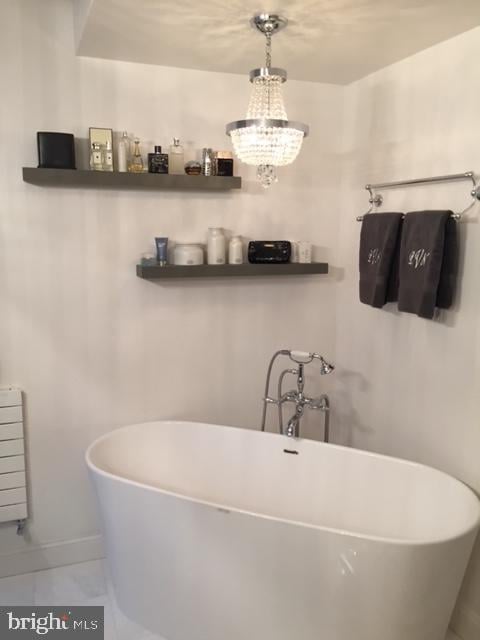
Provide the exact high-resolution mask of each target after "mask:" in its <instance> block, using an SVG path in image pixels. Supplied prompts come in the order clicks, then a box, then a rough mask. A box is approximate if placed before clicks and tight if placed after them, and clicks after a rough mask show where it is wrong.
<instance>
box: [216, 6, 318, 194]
mask: <svg viewBox="0 0 480 640" xmlns="http://www.w3.org/2000/svg"><path fill="white" fill-rule="evenodd" d="M252 24H253V25H254V26H255V27H256V28H257V29H258V30H259V31H261V32H262V33H263V34H264V35H265V38H266V61H265V66H264V67H260V68H259V69H253V70H252V71H250V82H251V83H252V84H253V89H252V94H251V96H250V102H249V105H248V111H247V117H246V119H245V120H236V121H235V122H230V123H229V124H227V134H228V135H229V136H230V137H231V139H232V144H233V148H234V150H235V154H236V155H237V157H238V158H239V159H240V160H241V161H242V162H245V163H246V164H252V165H256V166H257V177H258V179H259V180H260V182H261V184H262V186H264V187H265V188H266V187H269V186H270V185H271V184H272V183H273V182H276V180H277V177H276V173H275V167H279V166H283V165H286V164H291V163H292V162H293V161H294V160H295V158H296V157H297V155H298V152H299V151H300V148H301V146H302V142H303V138H304V137H305V136H307V135H308V126H307V125H306V124H302V123H301V122H293V121H291V120H288V118H287V112H286V111H285V106H284V104H283V97H282V84H283V83H284V82H286V80H287V72H286V71H285V70H284V69H278V68H276V67H272V66H271V51H272V36H273V35H274V34H275V33H276V32H277V31H280V29H283V27H286V25H287V20H286V19H285V18H282V17H281V16H278V15H273V14H268V13H262V14H260V15H256V16H254V17H253V19H252Z"/></svg>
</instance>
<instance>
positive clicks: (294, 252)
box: [290, 241, 298, 262]
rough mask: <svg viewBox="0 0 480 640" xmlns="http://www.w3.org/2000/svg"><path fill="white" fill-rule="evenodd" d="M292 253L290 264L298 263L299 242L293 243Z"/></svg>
mask: <svg viewBox="0 0 480 640" xmlns="http://www.w3.org/2000/svg"><path fill="white" fill-rule="evenodd" d="M290 244H291V246H292V253H291V254H290V262H298V242H295V241H293V242H291V243H290Z"/></svg>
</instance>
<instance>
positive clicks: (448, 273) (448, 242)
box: [437, 216, 459, 309]
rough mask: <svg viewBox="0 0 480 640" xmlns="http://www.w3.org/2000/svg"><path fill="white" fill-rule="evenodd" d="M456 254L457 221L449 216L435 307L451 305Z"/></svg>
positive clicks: (456, 265) (453, 293)
mask: <svg viewBox="0 0 480 640" xmlns="http://www.w3.org/2000/svg"><path fill="white" fill-rule="evenodd" d="M458 255H459V253H458V234H457V223H456V221H455V220H454V219H453V218H452V217H451V216H450V217H449V218H448V220H447V223H446V225H445V245H444V249H443V262H442V271H441V272H440V282H439V284H438V291H437V307H439V308H440V309H448V308H449V307H451V306H452V303H453V298H454V295H455V284H456V281H457V272H458Z"/></svg>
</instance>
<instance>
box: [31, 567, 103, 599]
mask: <svg viewBox="0 0 480 640" xmlns="http://www.w3.org/2000/svg"><path fill="white" fill-rule="evenodd" d="M34 576H35V582H34V585H35V587H34V603H35V604H37V605H42V604H43V605H52V604H55V605H65V606H67V605H98V606H103V605H105V604H107V603H108V594H107V586H106V583H105V575H104V572H103V563H102V561H101V560H93V561H91V562H82V563H80V564H73V565H69V566H66V567H56V568H55V569H47V570H45V571H38V572H36V573H35V574H34Z"/></svg>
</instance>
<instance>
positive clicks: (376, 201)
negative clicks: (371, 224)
mask: <svg viewBox="0 0 480 640" xmlns="http://www.w3.org/2000/svg"><path fill="white" fill-rule="evenodd" d="M459 180H469V181H471V182H472V185H473V188H472V190H471V191H470V195H471V196H472V198H473V199H474V202H475V201H476V200H480V186H478V185H477V181H476V179H475V174H474V173H473V171H465V173H451V174H448V175H445V176H433V177H431V178H413V179H411V180H396V181H395V182H378V183H376V184H367V185H365V189H366V190H367V191H368V193H369V194H370V198H369V200H368V201H369V203H370V209H369V210H368V211H367V213H366V214H365V215H368V214H369V213H372V211H373V209H374V208H375V207H381V206H382V204H383V196H382V194H381V193H376V191H377V190H378V189H396V188H399V187H410V186H416V185H420V184H434V183H437V182H457V181H459ZM474 202H473V203H474ZM473 203H472V204H473ZM472 204H470V205H469V206H468V207H467V209H465V211H467V210H468V209H469V208H470V207H471V206H472ZM465 211H462V212H461V213H454V214H453V216H452V217H453V218H455V220H460V219H461V217H462V214H463V213H465ZM363 218H364V216H357V221H358V222H361V221H362V220H363Z"/></svg>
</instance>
